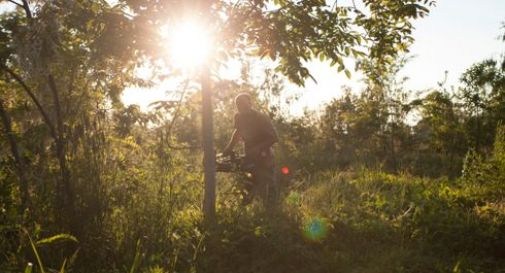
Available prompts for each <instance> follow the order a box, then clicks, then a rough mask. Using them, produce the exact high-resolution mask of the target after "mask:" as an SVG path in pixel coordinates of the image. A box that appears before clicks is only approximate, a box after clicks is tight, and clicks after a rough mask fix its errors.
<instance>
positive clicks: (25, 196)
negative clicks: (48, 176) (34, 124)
mask: <svg viewBox="0 0 505 273" xmlns="http://www.w3.org/2000/svg"><path fill="white" fill-rule="evenodd" d="M0 118H1V119H2V123H3V127H4V132H5V136H6V137H7V140H8V142H9V146H10V148H11V153H12V157H13V158H14V162H15V163H16V170H17V173H18V176H19V182H20V185H19V186H20V187H19V188H20V191H21V210H24V209H25V208H27V206H28V204H29V200H30V197H29V193H28V178H27V176H26V171H27V168H26V164H25V161H24V159H23V158H22V157H21V155H20V153H19V146H18V143H17V141H16V138H15V137H14V132H13V131H12V123H11V119H10V117H9V115H8V113H7V112H6V110H5V108H4V102H3V100H2V99H0Z"/></svg>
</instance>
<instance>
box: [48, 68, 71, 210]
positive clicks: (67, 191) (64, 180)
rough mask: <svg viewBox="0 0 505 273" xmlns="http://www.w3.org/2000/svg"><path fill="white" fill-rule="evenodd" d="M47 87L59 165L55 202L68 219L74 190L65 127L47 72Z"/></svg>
mask: <svg viewBox="0 0 505 273" xmlns="http://www.w3.org/2000/svg"><path fill="white" fill-rule="evenodd" d="M48 82H49V89H51V93H52V95H53V103H54V107H55V111H56V115H55V116H56V128H57V138H56V155H57V157H58V162H59V165H60V174H61V184H60V185H59V186H58V188H59V192H58V195H59V196H57V203H58V205H60V206H63V208H64V210H66V212H67V214H68V215H67V217H69V219H70V218H71V217H72V216H73V215H74V212H75V211H74V191H73V188H72V185H71V183H70V170H69V169H68V166H67V159H66V151H65V132H64V131H65V128H64V125H63V119H62V116H61V105H60V98H59V92H58V89H57V87H56V83H55V82H54V78H53V76H52V75H50V74H49V76H48Z"/></svg>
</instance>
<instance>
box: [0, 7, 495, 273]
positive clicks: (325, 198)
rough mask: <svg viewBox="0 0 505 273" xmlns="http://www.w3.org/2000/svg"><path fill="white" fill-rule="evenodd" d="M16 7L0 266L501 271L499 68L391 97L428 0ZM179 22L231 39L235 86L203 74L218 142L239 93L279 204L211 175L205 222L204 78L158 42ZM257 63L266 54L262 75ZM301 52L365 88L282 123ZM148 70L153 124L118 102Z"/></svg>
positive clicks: (304, 73)
mask: <svg viewBox="0 0 505 273" xmlns="http://www.w3.org/2000/svg"><path fill="white" fill-rule="evenodd" d="M10 2H11V3H10V5H13V6H15V7H16V9H15V10H14V11H12V12H5V13H3V14H1V17H0V71H1V75H0V122H1V123H0V271H2V272H20V271H25V272H52V270H54V271H58V270H59V271H60V272H64V271H70V272H125V271H128V272H131V273H133V272H153V273H154V272H158V273H161V272H196V271H200V272H288V271H290V272H329V271H343V272H386V271H396V272H448V271H452V272H500V270H502V268H503V266H504V265H505V248H504V245H503V243H502V242H503V241H504V240H505V205H504V203H503V202H504V201H503V196H504V191H505V188H504V187H505V185H504V184H503V182H504V181H505V128H504V127H503V125H500V124H502V123H503V121H504V119H505V60H485V61H483V62H481V63H477V64H475V65H473V66H472V67H470V68H469V69H468V70H467V71H466V72H465V73H464V74H463V75H462V76H461V87H460V88H458V89H457V90H455V91H454V92H453V91H448V90H446V87H445V86H444V85H443V84H440V85H439V87H438V88H436V89H433V90H429V91H428V92H425V93H424V94H421V95H419V96H413V95H412V94H410V93H409V92H407V91H406V90H404V88H403V86H402V82H403V81H402V80H401V79H400V80H399V79H398V78H397V75H398V71H399V70H400V69H401V67H402V66H403V63H404V62H403V61H402V60H400V59H399V56H401V55H399V54H400V52H402V51H407V49H408V46H409V44H410V43H411V42H412V37H411V31H412V24H411V20H412V19H415V18H418V17H423V16H425V15H426V14H427V12H428V10H427V8H428V7H430V6H432V5H433V2H432V1H417V0H397V1H390V0H380V1H367V0H365V1H362V2H360V3H359V4H362V8H361V6H360V7H356V6H354V5H351V6H343V5H340V4H339V2H335V4H334V5H327V4H326V2H325V1H271V2H270V1H237V2H236V3H234V2H230V1H214V2H213V3H214V4H212V5H209V4H208V2H207V1H154V0H131V1H130V0H120V1H109V2H114V3H115V5H111V4H109V2H107V1H80V0H76V1H67V0H65V1H58V0H55V1H24V0H21V1H10ZM189 2H194V3H193V4H191V5H190V4H188V3H189ZM357 2H358V1H357ZM195 3H197V4H195ZM181 14H194V15H196V16H201V15H202V14H206V15H207V16H208V21H209V25H211V26H213V27H214V28H215V31H216V32H218V33H221V34H222V35H223V36H224V37H223V39H222V40H223V41H224V42H223V44H221V45H220V47H219V48H218V49H217V50H218V51H219V52H218V54H217V55H218V56H219V57H218V58H217V61H216V63H213V64H212V67H211V69H213V70H212V71H213V72H216V71H218V68H219V63H220V62H224V61H225V60H226V59H228V58H239V59H241V60H243V61H244V63H243V70H242V77H241V78H240V79H238V80H222V79H219V78H218V77H217V76H216V77H214V78H213V80H214V84H213V88H214V89H215V90H219V92H216V94H215V97H214V99H215V101H214V102H215V117H214V120H215V132H216V133H215V142H216V146H217V147H218V149H222V148H223V147H224V146H225V145H226V142H227V140H228V137H229V135H230V132H231V130H232V124H231V123H232V120H233V98H234V96H235V95H236V94H237V93H239V92H249V93H250V94H253V96H254V97H255V99H256V102H257V106H258V108H260V110H262V111H264V112H266V113H268V114H270V116H271V117H272V119H273V121H274V123H275V127H276V128H277V130H278V133H279V135H280V136H281V141H280V142H279V143H278V144H277V147H276V151H277V152H276V156H277V162H278V166H287V167H289V169H290V173H289V174H287V175H283V176H281V175H279V181H280V182H281V183H282V193H281V200H280V201H279V206H278V208H277V209H276V210H272V211H265V210H264V209H263V207H262V206H261V204H257V203H254V204H252V205H250V206H245V207H244V206H241V205H240V203H241V202H240V195H239V194H238V192H239V191H240V186H241V181H243V177H242V176H241V175H240V174H236V175H230V174H219V176H218V183H219V185H218V206H217V209H218V212H217V215H218V221H217V223H216V225H215V226H210V227H209V226H206V225H204V224H203V223H202V215H201V203H202V170H201V166H200V162H201V158H202V155H201V152H200V145H201V139H200V135H201V134H200V129H199V127H200V122H201V117H200V115H199V114H198V113H199V111H200V96H199V93H198V92H197V91H198V89H199V85H198V84H196V81H195V79H193V78H189V79H186V78H183V77H182V76H181V75H182V74H180V73H179V72H180V71H177V69H176V68H175V67H171V66H170V60H169V59H167V56H163V54H162V52H163V50H162V47H163V44H162V43H163V41H162V39H161V37H159V33H157V31H155V30H156V29H159V27H160V26H162V25H164V24H169V25H170V24H171V23H173V22H175V21H176V20H177V16H180V15H181ZM254 56H256V57H269V58H271V59H272V60H275V62H274V64H275V68H274V69H273V70H272V69H266V70H265V74H264V77H262V78H263V82H261V83H257V82H255V81H254V80H253V79H252V76H251V75H250V67H249V65H248V60H249V58H251V57H254ZM311 58H319V59H321V60H326V59H328V60H330V61H331V62H332V63H333V64H334V65H336V66H337V67H336V69H335V70H336V72H343V73H345V74H347V75H350V72H349V70H348V68H346V67H345V65H344V60H345V58H355V60H356V61H357V64H358V65H357V69H362V70H363V72H365V73H364V74H365V75H366V88H365V89H364V90H354V91H359V92H353V90H344V92H343V95H342V96H341V97H339V98H337V99H335V100H333V101H331V102H329V103H328V104H326V105H325V106H324V108H323V109H322V110H321V112H318V113H310V112H307V113H305V115H303V116H301V117H291V116H289V115H288V114H287V112H286V111H285V109H286V107H289V104H290V101H284V98H285V97H286V90H285V89H286V88H285V85H284V80H285V79H287V80H291V81H293V82H295V83H297V84H300V85H302V84H303V83H304V80H305V79H307V78H310V73H309V71H308V70H307V69H306V68H305V67H304V63H305V61H307V60H309V59H311ZM160 63H163V64H160ZM146 64H149V65H150V66H151V67H153V69H154V71H155V74H156V77H153V78H167V77H172V78H174V79H175V80H177V81H179V82H180V86H178V88H177V90H176V91H174V93H173V94H174V95H175V96H174V97H175V98H176V99H174V100H167V101H158V102H155V103H153V104H152V107H151V108H150V111H149V112H143V111H141V109H140V108H139V107H138V106H136V105H130V106H126V105H124V104H123V103H122V101H121V99H120V97H121V92H122V91H123V90H124V89H125V88H126V87H128V86H131V85H136V86H141V87H149V86H152V85H154V83H155V82H156V79H143V78H140V77H138V75H137V74H136V69H138V67H139V66H143V65H146ZM167 71H169V72H167ZM288 95H289V94H288ZM295 99H296V98H291V100H295Z"/></svg>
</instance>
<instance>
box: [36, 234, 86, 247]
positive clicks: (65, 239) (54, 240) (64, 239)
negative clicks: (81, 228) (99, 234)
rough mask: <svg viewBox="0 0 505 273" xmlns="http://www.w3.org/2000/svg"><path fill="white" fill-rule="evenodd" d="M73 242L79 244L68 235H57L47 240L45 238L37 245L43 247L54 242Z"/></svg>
mask: <svg viewBox="0 0 505 273" xmlns="http://www.w3.org/2000/svg"><path fill="white" fill-rule="evenodd" d="M61 240H63V241H74V242H76V243H77V242H79V241H78V240H77V239H76V238H75V237H74V236H72V235H70V234H63V233H62V234H58V235H55V236H52V237H49V238H45V239H42V240H39V241H37V245H43V244H50V243H53V242H56V241H61Z"/></svg>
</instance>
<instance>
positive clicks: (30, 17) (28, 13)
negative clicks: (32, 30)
mask: <svg viewBox="0 0 505 273" xmlns="http://www.w3.org/2000/svg"><path fill="white" fill-rule="evenodd" d="M21 1H22V2H23V9H24V10H25V13H26V17H28V19H30V20H31V19H33V16H32V11H31V10H30V5H28V1H27V0H21Z"/></svg>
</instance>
